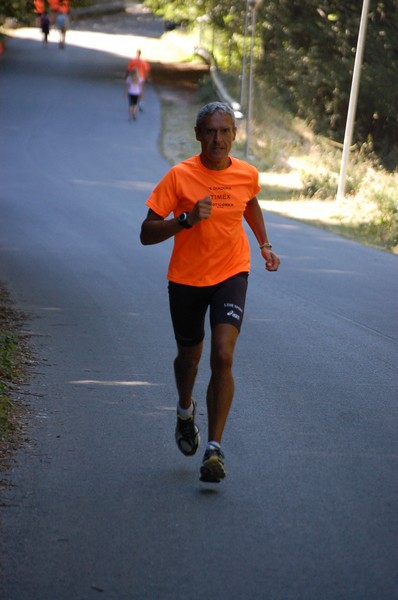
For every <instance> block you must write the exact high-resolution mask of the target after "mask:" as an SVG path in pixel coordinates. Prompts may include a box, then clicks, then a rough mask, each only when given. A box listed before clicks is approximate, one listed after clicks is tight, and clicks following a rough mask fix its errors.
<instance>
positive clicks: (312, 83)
mask: <svg viewBox="0 0 398 600" xmlns="http://www.w3.org/2000/svg"><path fill="white" fill-rule="evenodd" d="M370 4H371V10H370V12H369V18H368V23H367V31H366V43H365V51H364V57H363V65H362V70H361V80H360V91H359V96H358V105H357V111H356V129H355V139H356V140H357V141H358V142H359V143H365V142H368V143H369V142H370V145H371V146H372V147H373V148H374V150H375V151H376V152H377V154H378V155H379V156H380V157H381V158H382V159H383V161H384V163H385V165H386V166H388V167H390V168H395V167H396V166H397V164H398V119H397V106H398V69H397V67H398V5H397V3H396V2H395V0H384V1H380V0H373V2H371V3H370ZM361 10H362V0H351V1H349V0H346V1H345V2H344V3H342V2H340V1H339V0H335V1H330V0H323V1H322V0H301V1H300V2H298V1H296V0H294V1H292V0H279V1H278V2H268V3H267V8H266V10H265V11H264V12H263V13H262V15H263V21H262V34H261V35H262V41H263V47H264V58H263V62H262V69H263V72H264V73H265V74H266V76H267V78H268V79H269V80H270V81H272V83H273V84H274V85H275V86H276V88H277V89H278V90H279V91H280V93H282V94H284V95H286V96H287V97H288V100H289V102H290V104H291V106H292V107H293V108H294V109H295V110H296V111H297V112H298V114H300V115H301V116H303V117H305V118H308V119H311V120H312V121H313V123H314V124H315V126H316V129H317V130H318V131H322V132H324V133H327V134H328V135H330V136H331V137H333V138H334V139H336V140H338V141H342V139H343V136H344V127H345V121H346V116H347V110H348V102H349V96H350V89H351V80H352V73H353V68H354V61H355V51H356V46H357V39H358V31H359V23H360V17H361Z"/></svg>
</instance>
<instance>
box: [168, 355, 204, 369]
mask: <svg viewBox="0 0 398 600" xmlns="http://www.w3.org/2000/svg"><path fill="white" fill-rule="evenodd" d="M199 361H200V352H192V351H189V350H188V351H187V352H185V351H181V350H180V351H179V352H178V354H177V356H176V358H175V360H174V366H175V368H176V369H179V370H192V369H197V368H198V365H199Z"/></svg>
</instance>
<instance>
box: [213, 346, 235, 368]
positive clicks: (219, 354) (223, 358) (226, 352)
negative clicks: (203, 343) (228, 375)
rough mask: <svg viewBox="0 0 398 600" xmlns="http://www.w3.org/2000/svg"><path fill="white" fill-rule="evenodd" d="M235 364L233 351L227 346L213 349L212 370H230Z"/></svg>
mask: <svg viewBox="0 0 398 600" xmlns="http://www.w3.org/2000/svg"><path fill="white" fill-rule="evenodd" d="M232 364H233V350H231V349H230V348H229V347H226V346H219V347H216V348H213V350H212V353H211V367H212V370H213V371H214V370H216V371H219V370H230V369H232Z"/></svg>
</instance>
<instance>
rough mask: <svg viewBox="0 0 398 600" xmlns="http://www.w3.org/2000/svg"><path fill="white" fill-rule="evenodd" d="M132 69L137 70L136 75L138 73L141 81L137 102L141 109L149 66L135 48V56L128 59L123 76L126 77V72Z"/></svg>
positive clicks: (139, 51)
mask: <svg viewBox="0 0 398 600" xmlns="http://www.w3.org/2000/svg"><path fill="white" fill-rule="evenodd" d="M133 69H136V70H137V71H138V75H139V77H140V81H141V96H140V100H139V103H138V104H139V109H140V110H142V101H143V99H144V88H145V82H146V81H147V79H148V78H149V75H150V72H151V66H150V64H149V63H148V62H147V61H146V60H144V59H143V58H141V50H137V56H136V57H135V58H132V59H131V60H130V61H129V63H128V65H127V69H126V76H125V78H126V77H128V74H129V73H130V71H132V70H133Z"/></svg>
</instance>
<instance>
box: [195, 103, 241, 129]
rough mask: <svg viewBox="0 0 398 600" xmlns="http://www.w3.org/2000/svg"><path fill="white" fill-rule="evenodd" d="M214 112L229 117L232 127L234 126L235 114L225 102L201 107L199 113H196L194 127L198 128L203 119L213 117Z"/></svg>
mask: <svg viewBox="0 0 398 600" xmlns="http://www.w3.org/2000/svg"><path fill="white" fill-rule="evenodd" d="M215 112H219V113H224V114H225V115H229V116H230V117H231V119H232V124H233V126H234V127H235V126H236V123H235V113H234V111H233V110H232V108H231V107H230V106H229V104H226V103H225V102H210V103H209V104H206V105H205V106H203V107H202V108H201V109H200V111H199V112H198V116H197V118H196V127H198V128H200V126H201V125H202V123H203V121H204V119H205V118H206V117H210V116H211V115H214V113H215Z"/></svg>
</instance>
